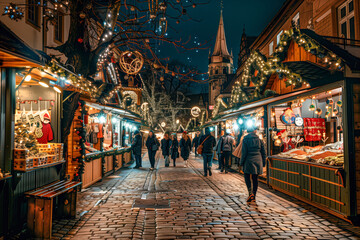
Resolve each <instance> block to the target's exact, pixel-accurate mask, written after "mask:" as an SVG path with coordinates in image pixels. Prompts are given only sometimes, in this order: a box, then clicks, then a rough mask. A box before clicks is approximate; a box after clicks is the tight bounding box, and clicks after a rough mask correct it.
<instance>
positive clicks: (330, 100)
mask: <svg viewBox="0 0 360 240" xmlns="http://www.w3.org/2000/svg"><path fill="white" fill-rule="evenodd" d="M326 104H329V105H333V104H334V100H333V99H332V98H328V99H327V100H326Z"/></svg>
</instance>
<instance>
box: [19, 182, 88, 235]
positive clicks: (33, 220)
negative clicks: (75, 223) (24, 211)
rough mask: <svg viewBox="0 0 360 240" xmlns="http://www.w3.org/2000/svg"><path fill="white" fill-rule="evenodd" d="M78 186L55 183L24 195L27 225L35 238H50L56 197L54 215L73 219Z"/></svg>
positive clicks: (79, 183)
mask: <svg viewBox="0 0 360 240" xmlns="http://www.w3.org/2000/svg"><path fill="white" fill-rule="evenodd" d="M79 185H81V182H74V181H69V180H63V181H56V182H53V183H50V184H48V185H46V186H43V187H41V188H38V189H36V190H33V191H30V192H27V193H25V196H26V197H28V203H29V204H28V217H27V224H28V228H29V230H30V231H31V233H32V234H33V235H34V236H35V237H36V238H43V239H50V238H51V230H52V214H53V199H54V198H55V197H58V205H57V207H58V208H57V214H56V215H59V216H62V217H75V215H76V194H77V186H79Z"/></svg>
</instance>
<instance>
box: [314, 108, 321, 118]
mask: <svg viewBox="0 0 360 240" xmlns="http://www.w3.org/2000/svg"><path fill="white" fill-rule="evenodd" d="M315 113H316V114H317V115H319V116H320V115H321V114H322V110H321V108H318V109H316V111H315Z"/></svg>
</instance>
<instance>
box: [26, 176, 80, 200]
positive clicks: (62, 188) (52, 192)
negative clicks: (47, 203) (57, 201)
mask: <svg viewBox="0 0 360 240" xmlns="http://www.w3.org/2000/svg"><path fill="white" fill-rule="evenodd" d="M79 185H81V182H74V181H69V180H64V181H58V182H55V183H51V184H49V185H46V186H44V187H42V188H40V189H36V190H33V191H30V192H27V193H25V195H27V196H32V197H38V198H53V197H56V196H58V195H60V194H62V193H64V192H67V191H69V190H71V189H73V188H75V187H77V186H79Z"/></svg>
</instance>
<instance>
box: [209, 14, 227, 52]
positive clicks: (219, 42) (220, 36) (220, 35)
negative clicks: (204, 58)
mask: <svg viewBox="0 0 360 240" xmlns="http://www.w3.org/2000/svg"><path fill="white" fill-rule="evenodd" d="M222 12H223V11H222V9H221V13H220V22H219V28H218V32H217V36H216V42H215V48H214V52H213V54H212V55H213V56H230V54H229V51H228V49H227V45H226V38H225V29H224V20H223V15H222Z"/></svg>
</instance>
